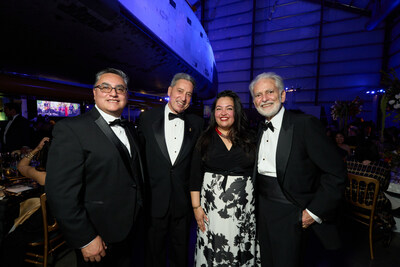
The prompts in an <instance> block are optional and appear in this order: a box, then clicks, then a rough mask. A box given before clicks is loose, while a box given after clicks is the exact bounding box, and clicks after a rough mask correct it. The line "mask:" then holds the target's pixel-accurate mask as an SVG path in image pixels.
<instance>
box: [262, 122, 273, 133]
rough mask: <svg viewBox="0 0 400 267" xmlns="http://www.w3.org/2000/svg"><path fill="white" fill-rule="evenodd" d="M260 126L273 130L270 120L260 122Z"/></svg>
mask: <svg viewBox="0 0 400 267" xmlns="http://www.w3.org/2000/svg"><path fill="white" fill-rule="evenodd" d="M261 127H262V129H263V130H264V131H266V130H268V129H270V130H271V131H272V132H273V131H274V126H272V122H268V123H265V121H263V122H261Z"/></svg>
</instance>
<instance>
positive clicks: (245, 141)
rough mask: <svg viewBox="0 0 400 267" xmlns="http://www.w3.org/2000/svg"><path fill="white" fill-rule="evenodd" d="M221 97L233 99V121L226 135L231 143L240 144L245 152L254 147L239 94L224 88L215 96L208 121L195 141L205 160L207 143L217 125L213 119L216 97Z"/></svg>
mask: <svg viewBox="0 0 400 267" xmlns="http://www.w3.org/2000/svg"><path fill="white" fill-rule="evenodd" d="M221 97H230V98H232V100H233V108H234V114H235V115H234V122H233V125H232V127H231V130H230V132H229V136H228V137H229V139H230V140H231V142H232V144H233V145H239V146H241V147H242V148H243V149H244V150H245V151H246V152H250V150H251V149H252V148H253V147H254V144H253V140H252V138H251V134H250V133H249V130H248V122H247V116H246V113H245V112H244V111H243V106H242V102H241V101H240V98H239V96H238V95H237V94H236V93H235V92H232V91H230V90H225V91H222V92H220V93H219V94H218V95H217V97H216V98H215V100H214V102H213V104H212V108H211V116H210V123H209V125H208V127H207V129H206V130H205V131H204V132H203V133H202V135H201V136H200V138H199V140H198V142H197V148H198V149H199V150H200V152H201V155H202V159H203V160H205V158H206V156H207V155H206V151H207V148H208V145H209V144H210V142H211V137H212V135H213V133H214V131H215V127H217V122H216V121H215V107H216V105H217V101H218V99H220V98H221Z"/></svg>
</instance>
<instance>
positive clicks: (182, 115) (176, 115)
mask: <svg viewBox="0 0 400 267" xmlns="http://www.w3.org/2000/svg"><path fill="white" fill-rule="evenodd" d="M176 118H179V119H181V120H183V119H184V118H185V113H178V114H175V113H172V112H170V113H169V114H168V119H169V120H173V119H176Z"/></svg>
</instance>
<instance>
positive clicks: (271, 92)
mask: <svg viewBox="0 0 400 267" xmlns="http://www.w3.org/2000/svg"><path fill="white" fill-rule="evenodd" d="M250 92H251V94H252V96H253V103H254V105H255V107H256V108H257V111H258V112H259V113H260V114H261V115H263V116H264V117H265V123H262V126H263V127H261V128H260V130H259V135H258V150H257V151H258V154H257V162H256V166H255V174H254V177H255V179H256V183H257V191H258V221H257V230H258V235H259V242H260V249H261V261H262V266H268V267H277V266H281V267H287V266H290V267H295V266H300V265H301V264H302V256H303V255H302V254H303V252H304V251H303V249H304V241H305V236H306V235H307V234H308V231H310V230H313V232H314V233H315V235H316V236H317V237H318V238H319V240H320V241H321V242H322V244H323V245H324V246H325V248H328V249H337V248H338V247H339V246H340V240H339V236H338V232H337V229H336V226H335V224H334V221H335V217H336V215H337V209H338V206H339V205H340V202H341V199H342V195H343V192H344V184H345V179H346V171H345V167H344V164H343V161H342V160H341V158H340V155H339V154H338V152H337V149H336V148H335V146H334V144H333V142H331V141H330V140H329V139H328V138H327V136H326V134H325V130H324V128H323V127H322V125H321V124H320V122H319V121H318V120H317V119H316V118H315V117H313V116H309V115H305V114H295V113H292V112H290V111H287V110H285V108H284V107H283V106H282V103H283V102H285V97H286V92H285V90H284V86H283V81H282V78H281V77H280V76H278V75H276V74H275V73H271V72H269V73H262V74H260V75H258V76H257V77H256V78H255V79H254V80H253V81H252V82H251V84H250ZM314 256H315V255H314Z"/></svg>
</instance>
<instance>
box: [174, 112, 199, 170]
mask: <svg viewBox="0 0 400 267" xmlns="http://www.w3.org/2000/svg"><path fill="white" fill-rule="evenodd" d="M193 130H194V129H193V127H192V126H191V124H190V121H189V120H185V132H184V133H183V142H182V146H181V150H180V151H179V154H178V157H177V158H176V160H175V163H174V165H177V164H178V163H179V161H181V160H182V159H184V158H185V157H186V154H187V153H188V152H189V151H190V149H191V146H190V144H191V142H192V139H193Z"/></svg>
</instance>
